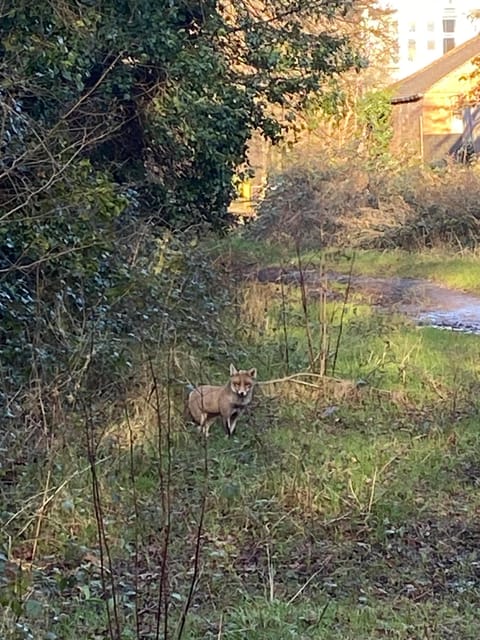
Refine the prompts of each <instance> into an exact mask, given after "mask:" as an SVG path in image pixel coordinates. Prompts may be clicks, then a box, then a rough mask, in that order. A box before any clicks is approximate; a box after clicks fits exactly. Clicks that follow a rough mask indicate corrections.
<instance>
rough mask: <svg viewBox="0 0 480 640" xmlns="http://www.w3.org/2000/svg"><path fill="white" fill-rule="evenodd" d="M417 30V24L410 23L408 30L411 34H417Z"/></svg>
mask: <svg viewBox="0 0 480 640" xmlns="http://www.w3.org/2000/svg"><path fill="white" fill-rule="evenodd" d="M416 29H417V25H416V24H415V22H409V23H408V30H409V32H410V33H415V31H416Z"/></svg>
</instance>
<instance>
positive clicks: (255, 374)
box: [248, 369, 257, 378]
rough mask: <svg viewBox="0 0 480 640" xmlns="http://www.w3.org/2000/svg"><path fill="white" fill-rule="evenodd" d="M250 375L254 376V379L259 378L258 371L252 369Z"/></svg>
mask: <svg viewBox="0 0 480 640" xmlns="http://www.w3.org/2000/svg"><path fill="white" fill-rule="evenodd" d="M248 375H250V376H252V378H256V377H257V370H256V369H250V371H249V372H248Z"/></svg>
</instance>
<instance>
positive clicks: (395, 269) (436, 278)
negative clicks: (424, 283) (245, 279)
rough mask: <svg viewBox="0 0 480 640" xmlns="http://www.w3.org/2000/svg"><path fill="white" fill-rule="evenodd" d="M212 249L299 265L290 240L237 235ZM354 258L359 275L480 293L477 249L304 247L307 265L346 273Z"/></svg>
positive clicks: (242, 259) (252, 260)
mask: <svg viewBox="0 0 480 640" xmlns="http://www.w3.org/2000/svg"><path fill="white" fill-rule="evenodd" d="M211 251H212V252H214V253H220V254H221V255H223V256H224V258H228V259H229V260H230V261H231V263H232V264H233V265H234V266H235V265H236V264H238V265H242V264H246V265H250V266H251V265H252V264H257V265H258V266H261V267H267V266H271V265H281V266H283V267H288V266H290V267H297V266H298V257H297V252H296V249H295V247H294V246H292V245H289V244H288V243H285V244H278V243H265V242H262V241H256V240H254V239H251V238H248V237H247V238H244V237H242V236H241V235H234V236H232V237H230V238H229V239H228V241H227V242H222V243H220V244H218V243H217V244H212V247H211ZM352 259H353V261H354V264H353V273H354V274H356V275H368V276H381V277H403V278H424V279H426V280H431V281H432V282H436V283H438V284H443V285H445V286H449V287H452V288H454V289H459V290H464V291H470V292H472V293H480V258H479V256H478V255H477V254H476V253H473V252H464V253H459V252H455V251H450V252H449V251H448V250H445V249H444V250H439V249H432V250H428V251H427V250H425V251H412V252H410V251H403V250H399V249H397V250H389V251H381V250H361V249H357V250H355V251H351V250H332V249H328V250H325V251H322V250H318V251H312V250H311V249H308V250H304V251H301V260H302V264H303V266H304V267H305V268H310V267H315V266H318V265H320V264H322V265H323V266H324V267H325V268H326V269H331V270H332V271H336V272H338V273H344V274H346V273H349V272H350V269H351V266H352Z"/></svg>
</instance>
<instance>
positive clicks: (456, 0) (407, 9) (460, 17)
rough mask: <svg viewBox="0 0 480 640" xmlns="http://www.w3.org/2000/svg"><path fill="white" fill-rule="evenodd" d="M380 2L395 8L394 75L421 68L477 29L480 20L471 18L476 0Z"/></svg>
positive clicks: (479, 25) (472, 34) (398, 0)
mask: <svg viewBox="0 0 480 640" xmlns="http://www.w3.org/2000/svg"><path fill="white" fill-rule="evenodd" d="M381 4H382V5H383V6H388V7H390V8H391V9H393V10H395V13H394V14H393V16H392V20H393V24H394V30H395V31H396V33H397V42H398V52H397V55H398V59H397V61H396V63H395V65H394V70H393V75H394V76H395V77H396V78H404V77H406V76H409V75H410V74H412V73H414V72H415V71H418V70H419V69H422V68H423V67H425V66H427V65H428V64H430V63H431V62H433V61H434V60H436V59H437V58H440V57H441V56H442V55H443V54H444V53H447V51H450V49H453V48H454V47H456V46H458V45H459V44H462V43H463V42H465V41H466V40H469V39H470V38H473V36H474V35H476V34H477V33H479V31H480V20H478V19H474V18H472V12H475V11H476V13H477V15H478V14H479V9H480V1H479V0H477V1H475V0H381Z"/></svg>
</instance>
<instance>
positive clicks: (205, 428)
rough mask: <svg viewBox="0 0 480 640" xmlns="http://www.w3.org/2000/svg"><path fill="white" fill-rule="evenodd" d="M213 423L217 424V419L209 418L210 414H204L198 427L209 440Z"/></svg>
mask: <svg viewBox="0 0 480 640" xmlns="http://www.w3.org/2000/svg"><path fill="white" fill-rule="evenodd" d="M212 422H215V417H213V418H209V417H208V413H202V416H201V418H200V424H199V425H198V430H199V431H200V433H203V435H204V436H205V437H206V438H208V432H209V430H210V425H211V424H212Z"/></svg>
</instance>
